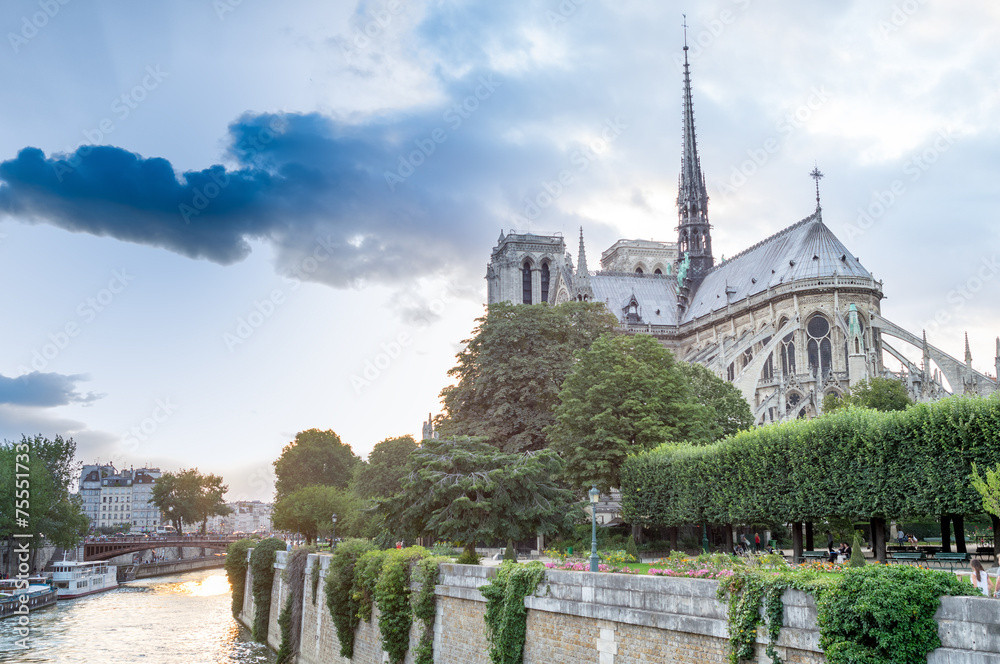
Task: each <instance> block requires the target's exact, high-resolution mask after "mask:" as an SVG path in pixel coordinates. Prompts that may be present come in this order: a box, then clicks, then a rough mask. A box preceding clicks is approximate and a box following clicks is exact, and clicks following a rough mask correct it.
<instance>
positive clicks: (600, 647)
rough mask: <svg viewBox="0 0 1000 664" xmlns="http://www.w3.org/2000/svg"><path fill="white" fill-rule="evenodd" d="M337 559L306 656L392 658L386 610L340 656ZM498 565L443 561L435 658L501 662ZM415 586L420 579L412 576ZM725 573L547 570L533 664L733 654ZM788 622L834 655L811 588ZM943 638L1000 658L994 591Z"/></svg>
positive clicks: (532, 600) (760, 649)
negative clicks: (488, 628) (332, 603)
mask: <svg viewBox="0 0 1000 664" xmlns="http://www.w3.org/2000/svg"><path fill="white" fill-rule="evenodd" d="M287 560H288V554H287V553H286V552H281V551H279V552H278V553H277V555H276V561H275V563H274V565H273V574H274V578H273V585H272V588H271V598H270V616H269V624H268V632H267V643H268V645H270V646H271V647H272V648H274V649H275V650H277V649H278V648H279V647H280V643H281V630H280V627H279V625H278V617H279V615H280V612H281V609H282V607H283V606H284V605H285V603H286V601H287V598H288V597H289V595H290V593H291V588H289V587H288V584H287V583H285V582H284V581H283V579H282V571H283V570H284V569H285V566H286V563H287ZM329 561H330V557H329V556H328V555H322V554H310V555H309V557H308V562H307V564H306V570H305V574H304V582H303V586H304V587H303V588H302V589H301V592H300V593H296V594H297V595H298V596H300V597H301V598H302V607H301V611H302V619H301V623H300V625H301V627H300V630H299V634H298V636H299V639H298V640H299V643H300V646H299V652H298V655H297V659H296V660H295V661H296V662H298V664H320V663H321V662H324V663H325V662H335V663H337V664H348V663H351V664H381V662H383V661H386V660H385V657H386V653H385V652H384V651H383V650H382V647H381V638H380V630H379V625H378V609H377V607H373V612H372V620H371V622H367V623H366V622H361V623H360V625H358V627H357V629H356V631H355V645H354V657H353V658H352V659H347V658H344V657H341V656H340V654H339V653H340V643H339V641H338V640H337V634H336V630H335V628H334V625H333V621H332V618H331V616H330V613H329V610H328V609H327V606H326V595H325V589H324V585H325V584H324V583H322V582H319V583H317V584H316V586H315V591H314V588H313V584H312V582H311V578H312V574H313V572H312V570H313V566H316V565H318V567H319V571H318V573H319V578H320V579H323V578H325V576H326V571H327V569H328V566H329ZM495 574H496V568H495V567H483V566H471V565H455V564H442V565H441V566H440V573H439V578H438V583H437V585H436V586H435V589H434V595H435V622H434V628H433V661H434V662H435V664H490V659H489V656H488V654H487V653H488V644H487V642H486V637H485V633H484V632H485V630H484V626H485V623H484V616H485V613H486V599H485V597H483V595H482V593H481V592H480V590H479V589H480V588H481V587H482V586H484V585H486V584H487V583H488V582H489V579H490V578H491V577H492V576H493V575H495ZM412 585H413V588H414V589H415V590H418V589H419V584H416V583H414V584H412ZM252 586H253V578H252V571H251V570H249V569H248V570H247V579H246V585H245V588H246V590H245V593H244V604H243V610H242V612H241V614H240V616H239V620H240V622H241V623H243V624H244V625H246V626H250V625H251V624H252V621H253V615H254V605H253V596H252V592H251V591H250V588H252ZM717 591H718V582H717V581H714V580H706V579H688V578H675V577H656V576H638V575H625V574H603V573H597V574H594V573H588V572H572V571H559V570H548V571H547V572H546V575H545V579H544V581H543V582H542V583H541V584H539V586H538V587H537V588H536V590H535V592H534V594H529V595H528V596H527V597H526V598H525V599H524V606H525V608H526V610H527V622H526V638H525V647H524V660H523V661H524V663H525V664H559V663H562V662H566V663H569V662H598V663H599V664H626V663H629V664H631V663H632V662H667V663H673V662H677V663H681V664H695V663H699V664H701V663H705V662H708V663H713V664H715V663H717V664H724V663H725V662H727V661H728V646H729V621H728V616H727V612H728V609H727V606H726V604H725V603H723V602H721V601H719V600H718V599H717ZM782 600H783V602H784V616H783V627H782V629H781V633H780V636H779V638H778V640H777V642H776V644H775V645H776V651H777V653H778V655H779V656H780V657H781V659H782V661H784V662H789V663H791V662H795V663H801V664H819V663H821V662H825V657H824V655H823V652H822V650H821V649H820V647H819V631H818V628H817V624H816V615H817V610H816V604H815V601H814V599H813V597H812V596H811V595H808V594H806V593H803V592H800V591H796V590H786V591H785V593H784V594H783V596H782ZM935 619H936V620H937V623H938V626H939V629H938V633H939V637H940V639H941V643H942V645H941V647H940V648H937V649H936V650H934V651H932V652H931V653H930V654H929V655H928V657H927V661H928V663H929V664H1000V602H998V601H996V600H994V599H988V598H984V597H943V598H941V606H940V608H939V609H938V612H937V614H936V615H935ZM421 632H422V628H421V627H420V626H418V625H417V624H416V621H415V622H414V624H413V626H412V627H411V629H410V635H409V641H410V648H409V651H408V653H407V654H406V658H405V660H404V662H405V664H413V662H414V659H413V658H414V653H415V652H416V650H417V646H418V644H419V641H420V636H421ZM766 644H767V635H766V634H765V633H764V631H763V630H760V631H759V633H758V635H757V639H756V657H755V661H770V658H767V657H766V655H765V653H764V649H765V648H766Z"/></svg>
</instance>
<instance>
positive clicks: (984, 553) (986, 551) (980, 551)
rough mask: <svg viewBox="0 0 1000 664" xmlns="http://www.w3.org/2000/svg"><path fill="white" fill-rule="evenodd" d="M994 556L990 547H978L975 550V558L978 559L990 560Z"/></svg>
mask: <svg viewBox="0 0 1000 664" xmlns="http://www.w3.org/2000/svg"><path fill="white" fill-rule="evenodd" d="M994 555H996V554H995V553H994V548H993V547H992V546H980V547H977V548H976V556H978V557H980V558H992V557H993V556H994Z"/></svg>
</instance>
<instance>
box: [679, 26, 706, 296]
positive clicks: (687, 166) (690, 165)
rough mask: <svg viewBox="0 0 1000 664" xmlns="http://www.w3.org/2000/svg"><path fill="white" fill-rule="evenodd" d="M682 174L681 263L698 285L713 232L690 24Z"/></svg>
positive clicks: (685, 82) (685, 48)
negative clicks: (693, 94)
mask: <svg viewBox="0 0 1000 664" xmlns="http://www.w3.org/2000/svg"><path fill="white" fill-rule="evenodd" d="M683 143H684V145H683V152H682V155H681V174H680V178H679V181H678V183H677V214H678V216H679V218H680V224H679V225H678V226H677V249H678V261H679V262H680V263H683V262H686V260H687V259H690V264H689V267H688V270H687V272H686V276H687V277H688V278H690V279H691V280H692V282H694V283H695V284H697V283H698V282H700V281H701V279H702V278H703V277H704V276H705V273H707V272H708V271H709V270H711V269H712V266H713V265H714V264H715V259H714V257H713V256H712V232H711V228H712V227H711V225H710V224H709V223H708V192H707V191H706V189H705V175H704V173H702V170H701V160H700V159H699V158H698V143H697V140H696V139H695V130H694V105H693V104H692V102H691V71H690V69H689V66H688V45H687V25H686V24H685V27H684V137H683Z"/></svg>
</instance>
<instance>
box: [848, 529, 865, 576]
mask: <svg viewBox="0 0 1000 664" xmlns="http://www.w3.org/2000/svg"><path fill="white" fill-rule="evenodd" d="M862 546H864V543H863V542H862V541H861V532H860V531H858V530H855V531H854V543H853V544H851V560H850V561H849V562H848V566H850V567H864V566H865V563H866V562H867V561H866V560H865V553H864V551H862V550H861V547H862Z"/></svg>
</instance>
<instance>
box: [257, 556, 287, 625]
mask: <svg viewBox="0 0 1000 664" xmlns="http://www.w3.org/2000/svg"><path fill="white" fill-rule="evenodd" d="M284 549H285V543H284V541H282V540H280V539H277V538H272V539H266V540H264V541H262V542H257V543H255V544H254V547H253V553H252V554H250V573H251V574H252V575H253V584H252V586H251V588H250V590H251V592H252V593H253V606H254V615H253V626H252V629H251V633H252V635H253V639H254V641H260V642H261V643H267V625H268V621H270V619H271V586H272V585H273V584H274V554H275V552H277V551H283V550H284Z"/></svg>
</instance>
